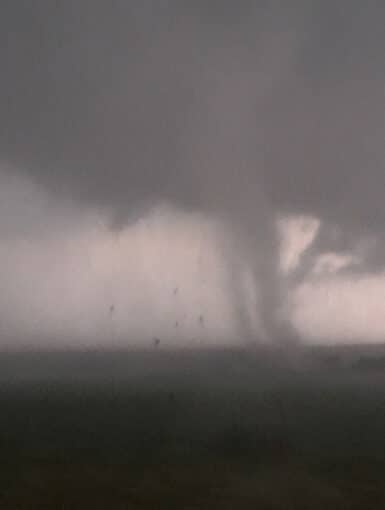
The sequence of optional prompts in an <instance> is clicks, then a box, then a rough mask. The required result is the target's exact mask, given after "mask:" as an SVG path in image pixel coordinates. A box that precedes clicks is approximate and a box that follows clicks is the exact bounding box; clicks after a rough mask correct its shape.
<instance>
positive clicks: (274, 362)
mask: <svg viewBox="0 0 385 510" xmlns="http://www.w3.org/2000/svg"><path fill="white" fill-rule="evenodd" d="M286 354H287V353H286ZM286 354H285V355H281V354H280V355H277V354H276V353H274V354H272V353H269V352H258V353H257V352H247V351H236V350H234V351H207V352H197V351H196V352H194V351H192V352H165V351H164V352H163V351H159V352H155V353H154V352H153V353H151V352H131V353H130V352H115V353H107V352H104V353H101V352H99V353H95V352H94V353H39V354H38V353H18V354H17V353H3V354H1V355H0V413H1V414H0V461H1V463H0V466H1V467H0V508H1V509H2V510H3V509H4V510H6V509H24V508H25V509H40V508H42V509H45V508H47V509H51V508H52V509H67V508H69V509H82V510H84V509H86V508H87V509H88V508H92V509H99V508H100V509H102V508H106V509H142V508H143V509H163V508H164V509H174V508H175V509H205V508H207V509H216V508H218V509H219V508H220V509H235V508H239V509H249V508H250V509H252V508H253V509H256V508H258V509H260V510H263V509H271V510H275V509H282V510H283V509H285V510H286V509H313V510H314V509H318V508H320V509H340V508H341V509H344V510H345V509H347V510H349V509H357V510H358V509H365V510H370V509H377V508H378V509H383V508H385V483H384V482H385V392H384V390H385V374H384V373H383V372H382V371H381V370H378V369H377V368H378V366H379V365H380V364H378V363H377V364H374V365H373V366H374V369H372V366H371V365H370V363H369V369H368V368H367V364H366V365H365V364H362V363H361V364H360V363H358V362H359V361H360V360H361V361H362V357H363V354H362V353H361V354H360V353H357V352H355V353H353V354H352V352H351V351H349V352H347V351H338V352H336V351H335V350H325V349H324V350H320V351H316V350H313V351H306V352H301V353H300V355H297V354H296V353H295V354H294V355H292V354H290V356H289V357H287V355H286ZM370 355H371V356H374V354H370ZM365 356H368V355H367V354H365ZM376 356H377V357H378V356H380V354H376ZM357 360H358V362H357Z"/></svg>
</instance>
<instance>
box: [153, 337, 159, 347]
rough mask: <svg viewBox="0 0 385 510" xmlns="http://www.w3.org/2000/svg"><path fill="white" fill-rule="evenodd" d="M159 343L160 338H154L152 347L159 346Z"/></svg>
mask: <svg viewBox="0 0 385 510" xmlns="http://www.w3.org/2000/svg"><path fill="white" fill-rule="evenodd" d="M159 345H160V339H159V338H154V347H159Z"/></svg>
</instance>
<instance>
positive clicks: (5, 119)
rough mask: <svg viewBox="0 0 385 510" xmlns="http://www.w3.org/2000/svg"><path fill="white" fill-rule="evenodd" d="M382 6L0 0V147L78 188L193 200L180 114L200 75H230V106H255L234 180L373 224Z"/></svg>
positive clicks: (51, 182)
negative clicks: (246, 164)
mask: <svg viewBox="0 0 385 510" xmlns="http://www.w3.org/2000/svg"><path fill="white" fill-rule="evenodd" d="M384 15H385V7H384V6H383V4H382V3H381V2H374V1H373V2H370V3H365V4H363V3H362V2H357V1H356V2H353V1H341V2H337V3H336V2H293V3H291V4H290V7H289V6H288V5H287V4H284V3H283V2H259V3H257V2H247V1H244V2H224V1H222V2H209V3H208V2H164V3H161V4H160V3H159V4H158V3H155V2H118V1H113V2H101V1H93V2H90V1H80V2H71V1H68V2H49V1H36V2H33V3H31V2H25V1H16V2H15V1H12V2H10V1H4V2H2V6H1V16H0V19H1V21H0V24H1V26H0V29H1V30H0V33H1V36H0V37H1V44H0V64H1V83H0V109H1V110H0V111H1V116H0V129H1V145H0V151H1V152H0V155H1V157H2V158H3V160H7V161H10V162H15V163H18V164H19V166H20V167H21V168H23V169H25V171H28V172H30V173H32V174H33V175H34V177H36V178H37V179H38V180H40V181H42V182H43V183H44V184H45V185H47V186H51V187H53V188H54V189H55V190H56V191H59V192H64V193H69V194H71V196H77V197H78V198H80V199H81V200H90V201H100V202H103V203H108V204H110V205H111V204H114V206H116V207H118V206H120V205H121V204H123V203H124V207H127V206H128V205H129V204H130V203H131V202H133V201H135V202H136V201H139V202H140V201H143V200H152V199H154V198H157V197H158V196H168V197H169V198H170V199H172V200H176V201H179V202H182V203H183V202H185V203H188V202H189V200H191V201H192V202H194V201H196V200H197V196H199V194H200V191H201V190H200V189H199V188H200V187H201V186H202V182H201V180H200V179H199V178H197V176H196V175H195V176H194V175H191V174H192V173H193V171H192V167H193V166H194V165H193V162H192V161H191V160H192V159H194V157H195V154H194V151H193V150H189V147H188V145H189V143H190V142H191V143H190V145H191V146H192V147H193V146H194V143H195V140H194V139H192V140H189V141H187V142H186V137H189V136H191V131H190V129H191V122H195V120H191V119H194V115H195V117H196V118H197V119H198V120H197V121H196V122H197V129H200V126H201V124H204V118H203V120H202V116H204V113H205V108H206V106H207V104H206V103H207V100H208V98H209V97H210V94H214V93H215V92H213V91H215V87H214V88H213V87H212V84H211V83H210V79H212V78H213V77H214V78H217V79H219V80H223V81H226V80H228V79H229V73H230V74H231V73H237V72H239V73H240V74H242V73H243V75H244V76H243V78H242V79H243V80H245V81H247V80H248V81H249V84H248V87H247V92H248V94H249V97H247V98H239V96H238V95H237V94H239V92H237V91H236V90H234V96H233V98H232V100H233V101H234V105H229V108H231V109H233V110H236V108H237V104H236V102H237V101H243V102H249V105H250V108H251V109H252V108H255V116H256V122H255V125H250V123H247V122H246V123H245V126H244V132H243V133H242V135H243V136H245V137H249V136H250V133H248V132H246V130H252V131H254V132H253V133H252V136H254V139H255V144H256V145H257V146H258V151H259V153H256V154H254V157H255V165H254V166H253V167H252V168H248V169H247V170H246V171H245V173H246V177H245V179H246V178H247V179H248V180H249V181H250V184H251V185H253V184H254V183H255V182H258V179H259V177H258V179H255V178H254V174H259V175H260V174H263V177H264V182H265V183H266V189H265V191H267V192H268V194H269V195H270V196H271V197H272V199H273V200H274V202H275V204H276V206H277V207H278V208H285V209H287V210H289V211H298V210H302V211H304V212H311V213H315V214H320V215H321V216H331V217H332V218H333V219H337V220H338V221H345V220H349V221H350V220H351V221H352V222H362V223H363V224H364V225H365V227H368V226H375V225H376V224H379V225H380V226H381V225H382V224H383V221H384V219H385V207H383V205H382V201H383V200H382V198H383V186H384V184H385V177H384V175H385V174H384V172H383V168H382V167H383V159H384V158H383V156H384V149H383V145H384V144H383V141H384V118H385V116H384V92H383V91H384V81H385V79H384V73H385V68H384V66H383V54H384V50H385V32H384V30H383V19H384ZM232 59H233V60H238V63H237V65H238V68H237V66H236V65H235V66H234V64H233V63H232V62H231V60H232ZM209 72H211V74H212V76H211V77H210V73H209ZM221 72H222V73H223V74H222V77H221V75H220V73H221ZM226 73H227V74H226ZM207 76H208V78H207ZM269 79H270V80H271V81H270V82H269ZM263 80H267V83H268V89H267V90H263V93H262V98H258V94H259V93H260V89H261V82H263ZM238 81H239V80H238ZM231 82H232V78H231V77H230V80H229V83H230V86H231ZM224 107H226V105H224ZM197 111H198V114H196V112H197ZM199 117H201V118H199ZM239 127H240V128H242V126H239ZM209 142H210V140H209V141H208V143H209ZM222 143H225V142H224V140H222ZM186 147H187V148H186ZM219 150H221V151H222V153H223V155H224V158H226V156H227V148H226V147H225V146H224V145H223V146H222V147H220V148H219ZM195 172H196V169H195ZM217 174H218V176H220V170H217ZM119 204H120V205H119Z"/></svg>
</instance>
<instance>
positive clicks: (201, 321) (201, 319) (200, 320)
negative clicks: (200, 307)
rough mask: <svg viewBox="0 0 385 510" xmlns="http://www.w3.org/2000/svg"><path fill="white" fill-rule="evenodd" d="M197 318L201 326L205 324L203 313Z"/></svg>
mask: <svg viewBox="0 0 385 510" xmlns="http://www.w3.org/2000/svg"><path fill="white" fill-rule="evenodd" d="M198 320H199V325H200V326H201V327H202V328H203V326H204V325H205V319H204V317H203V315H200V316H199V319H198Z"/></svg>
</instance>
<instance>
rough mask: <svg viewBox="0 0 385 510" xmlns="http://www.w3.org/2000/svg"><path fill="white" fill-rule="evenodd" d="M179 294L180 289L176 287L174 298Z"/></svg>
mask: <svg viewBox="0 0 385 510" xmlns="http://www.w3.org/2000/svg"><path fill="white" fill-rule="evenodd" d="M178 292H179V288H178V287H175V289H174V290H173V294H174V296H176V295H177V294H178Z"/></svg>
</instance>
